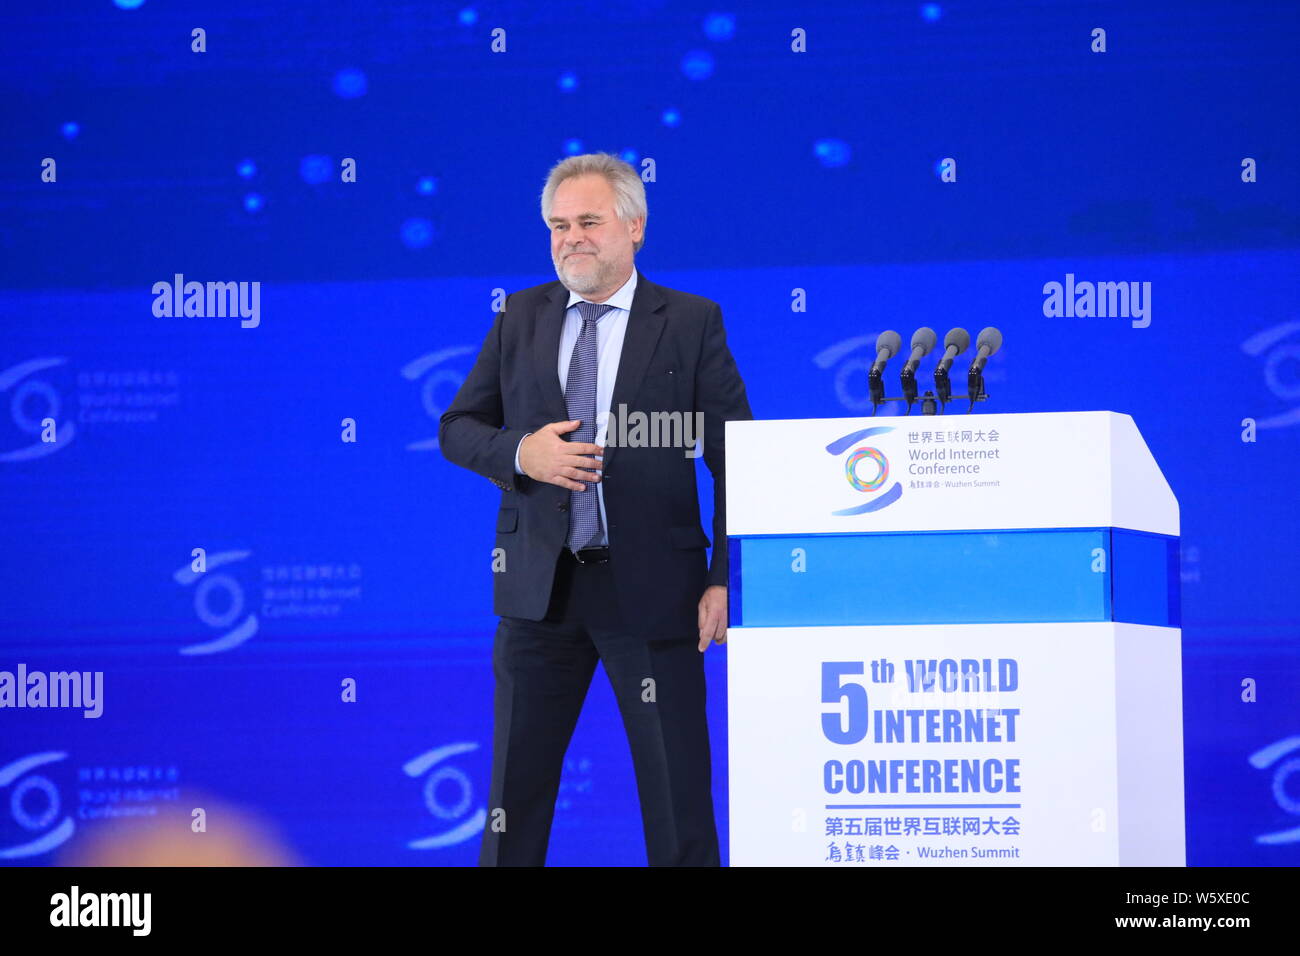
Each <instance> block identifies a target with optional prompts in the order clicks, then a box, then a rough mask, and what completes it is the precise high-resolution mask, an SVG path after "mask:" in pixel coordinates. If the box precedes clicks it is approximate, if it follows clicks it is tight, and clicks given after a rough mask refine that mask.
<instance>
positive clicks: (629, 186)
mask: <svg viewBox="0 0 1300 956" xmlns="http://www.w3.org/2000/svg"><path fill="white" fill-rule="evenodd" d="M590 173H596V174H597V175H600V176H604V177H605V181H606V182H607V183H609V185H610V187H611V188H612V189H613V190H614V211H615V213H617V215H618V218H619V219H620V220H622V221H623V222H628V221H629V220H632V219H642V220H644V219H647V218H648V215H649V214H648V212H647V210H646V202H645V184H644V183H642V182H641V177H640V176H639V175H638V174H637V171H636V170H635V169H633V168H632V166H631V165H630V164H629V163H627V162H625V161H624V160H622V159H620V158H619V157H617V156H615V155H614V154H613V153H584V154H583V155H581V156H570V157H568V158H567V159H562V160H560V161H559V162H558V163H556V164H555V165H554V166H552V167H551V171H550V173H549V174H547V177H546V186H545V187H544V188H543V189H542V222H544V223H546V224H547V226H550V224H551V223H550V220H551V204H552V202H554V200H555V190H556V188H557V187H558V186H559V185H560V183H562V182H564V181H565V180H566V179H572V178H573V177H574V176H585V175H588V174H590ZM643 245H645V224H644V222H643V223H642V226H641V238H640V239H638V240H637V241H636V244H635V245H634V246H633V247H632V251H633V252H640V251H641V247H642V246H643Z"/></svg>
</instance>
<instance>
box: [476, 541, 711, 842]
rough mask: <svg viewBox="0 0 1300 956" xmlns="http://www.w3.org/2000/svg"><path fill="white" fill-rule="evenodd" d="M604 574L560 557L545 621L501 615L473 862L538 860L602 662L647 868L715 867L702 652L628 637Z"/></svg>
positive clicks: (690, 645)
mask: <svg viewBox="0 0 1300 956" xmlns="http://www.w3.org/2000/svg"><path fill="white" fill-rule="evenodd" d="M611 560H612V561H617V560H618V558H617V557H613V558H612V559H611ZM610 567H611V565H610V564H579V563H578V562H577V561H575V560H574V558H573V556H572V555H571V554H570V553H569V552H568V551H567V550H565V551H564V552H563V553H562V554H561V555H560V557H559V558H558V564H557V565H556V575H555V586H554V589H553V590H552V593H551V603H550V608H549V609H548V611H547V614H546V618H545V619H544V620H542V621H526V620H523V619H522V618H512V617H503V618H501V623H500V625H499V626H498V627H497V633H496V641H495V644H494V646H493V652H492V663H493V670H494V672H495V675H496V693H495V714H494V728H493V743H492V788H491V797H490V800H489V804H488V821H487V826H486V827H485V828H484V831H483V845H482V849H481V852H480V854H479V865H480V866H542V865H544V864H545V862H546V847H547V844H548V842H549V841H550V835H551V820H552V817H553V816H554V814H555V800H556V797H557V795H558V794H559V789H560V771H561V768H562V767H563V764H564V754H565V751H566V750H568V747H569V740H570V738H571V737H572V736H573V729H574V727H575V725H576V724H577V722H578V714H579V713H580V712H581V710H582V704H583V701H584V700H585V699H586V696H587V689H588V687H589V686H590V685H591V676H592V674H593V673H594V672H595V669H596V661H597V660H600V661H601V662H602V663H603V664H604V666H605V671H606V673H607V674H608V675H609V680H610V684H611V685H612V686H613V688H614V696H615V698H616V699H617V700H618V707H619V711H620V713H621V714H622V718H623V727H624V730H625V731H626V733H627V739H628V744H629V746H630V747H631V750H632V764H633V767H634V769H635V771H636V783H637V793H638V795H639V797H640V801H641V821H642V827H643V829H644V832H645V843H646V855H647V858H648V861H649V864H650V865H651V866H718V865H719V855H718V834H717V829H716V827H715V825H714V820H713V793H712V789H711V773H710V758H709V728H708V722H707V719H706V717H705V709H704V701H705V682H704V655H703V654H701V653H700V652H699V650H698V648H697V636H694V635H680V636H677V637H676V638H674V639H668V640H661V641H646V640H644V639H642V638H634V637H629V636H627V635H626V634H625V633H624V629H623V628H622V627H621V623H622V622H621V620H620V616H619V611H618V606H617V602H616V600H615V597H614V580H613V575H612V574H611V572H610ZM498 810H501V811H504V814H502V813H498V812H497V811H498ZM502 825H504V826H502Z"/></svg>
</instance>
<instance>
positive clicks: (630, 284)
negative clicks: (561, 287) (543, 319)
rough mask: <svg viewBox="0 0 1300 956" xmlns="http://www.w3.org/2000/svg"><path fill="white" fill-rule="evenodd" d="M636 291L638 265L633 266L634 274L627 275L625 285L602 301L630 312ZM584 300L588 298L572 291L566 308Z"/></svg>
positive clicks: (604, 303)
mask: <svg viewBox="0 0 1300 956" xmlns="http://www.w3.org/2000/svg"><path fill="white" fill-rule="evenodd" d="M635 293H636V267H635V266H633V268H632V274H631V275H630V276H628V277H627V281H626V282H624V283H623V287H622V288H621V289H619V290H618V291H617V292H615V293H614V294H613V295H611V296H610V297H609V298H608V299H606V300H605V301H604V302H603V303H602V305H612V306H613V307H614V308H616V309H624V310H626V311H628V312H631V311H632V296H633V295H634V294H635ZM584 301H586V300H585V299H583V297H582V296H580V295H579V294H578V293H576V292H572V291H570V292H569V304H568V305H566V306H565V308H566V309H568V308H572V306H573V304H574V303H575V302H584Z"/></svg>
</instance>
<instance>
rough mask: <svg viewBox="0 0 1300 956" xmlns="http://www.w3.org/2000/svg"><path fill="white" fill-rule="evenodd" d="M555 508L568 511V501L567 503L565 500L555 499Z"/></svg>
mask: <svg viewBox="0 0 1300 956" xmlns="http://www.w3.org/2000/svg"><path fill="white" fill-rule="evenodd" d="M555 510H556V511H568V510H569V503H568V502H567V501H557V502H556V503H555Z"/></svg>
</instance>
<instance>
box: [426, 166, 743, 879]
mask: <svg viewBox="0 0 1300 956" xmlns="http://www.w3.org/2000/svg"><path fill="white" fill-rule="evenodd" d="M542 218H543V220H544V221H546V223H547V225H548V226H549V227H550V230H551V257H552V261H553V263H554V265H555V270H556V274H557V275H558V276H559V281H556V282H548V283H544V284H543V285H539V286H534V287H533V288H531V289H524V290H523V291H520V292H515V293H513V294H511V295H510V296H508V297H507V298H506V301H505V308H504V310H503V311H502V312H500V313H499V314H498V315H497V317H496V320H495V322H494V323H493V325H492V329H491V331H490V332H488V334H487V338H486V339H485V340H484V343H483V348H482V350H481V351H480V352H479V356H478V359H477V361H476V362H475V363H474V368H473V369H472V370H471V371H470V373H469V375H468V377H467V378H466V379H465V382H464V384H463V385H462V386H461V388H460V391H459V392H458V393H457V395H456V398H455V400H454V401H453V402H452V404H451V407H450V408H448V409H447V412H446V413H445V414H444V415H443V416H442V421H441V427H440V429H439V444H440V446H441V448H442V450H443V454H445V455H446V457H447V458H448V459H449V460H450V461H452V462H455V463H456V464H458V465H461V466H463V467H465V468H468V469H470V470H471V471H474V472H477V473H478V474H480V475H484V476H485V477H487V478H489V479H491V481H492V482H493V484H495V485H496V486H497V487H499V488H500V489H501V507H500V511H499V512H498V513H497V529H496V550H495V551H494V552H493V555H494V565H493V570H494V572H495V573H494V581H495V584H494V610H495V612H496V613H497V614H498V615H500V617H501V621H500V624H499V626H498V628H497V634H496V640H495V644H494V648H493V669H494V672H495V675H496V694H495V717H494V734H493V762H492V786H491V797H490V800H489V808H490V809H489V815H488V823H487V826H486V828H485V829H484V833H483V844H482V850H481V853H480V860H479V862H480V865H485V866H502V865H525V866H527V865H536V866H540V865H542V864H544V863H545V861H546V848H547V843H548V841H549V838H550V829H551V820H552V817H553V814H554V811H555V799H556V795H557V793H558V791H559V784H560V771H561V767H562V765H563V761H564V754H565V751H566V750H567V749H568V745H569V740H570V738H571V737H572V734H573V729H574V726H575V724H576V723H577V720H578V714H579V713H580V711H581V709H582V703H583V700H584V699H585V697H586V694H587V689H588V687H589V685H590V683H591V677H592V674H593V673H594V671H595V667H596V661H597V660H600V661H601V662H602V663H603V665H604V668H605V671H606V673H607V674H608V675H609V679H610V683H611V684H612V686H613V689H614V694H615V697H616V698H617V700H618V706H619V709H620V713H621V715H622V718H623V725H624V729H625V730H626V733H627V737H628V743H629V745H630V747H631V750H632V762H633V766H634V768H635V771H636V780H637V791H638V795H639V797H640V802H641V817H642V823H643V828H644V832H645V841H646V852H647V857H648V860H649V863H650V865H651V866H716V865H718V863H719V855H718V838H717V830H716V827H715V824H714V817H713V797H712V790H711V771H710V759H709V738H708V724H707V721H706V718H705V706H704V705H705V681H704V659H703V652H704V651H705V650H706V649H707V648H708V646H709V643H710V642H712V641H716V642H717V643H722V642H723V641H724V640H725V639H726V627H727V538H726V528H725V518H726V510H725V500H726V497H725V496H726V479H725V475H724V471H723V445H722V442H723V423H724V422H726V421H731V420H736V419H748V418H750V417H752V416H751V414H750V410H749V402H748V399H747V398H746V395H745V386H744V383H743V382H742V381H741V378H740V373H739V372H738V371H737V369H736V363H735V361H734V360H733V358H732V356H731V352H730V350H729V349H728V347H727V341H726V336H725V334H724V332H723V327H722V310H721V309H720V308H719V307H718V305H717V303H715V302H712V301H710V300H709V299H705V298H702V297H701V296H697V295H691V294H689V293H685V292H678V291H676V290H674V289H668V288H665V287H663V286H660V285H656V284H655V283H653V282H650V281H649V280H647V279H646V278H645V277H644V276H643V275H641V273H640V272H639V271H637V269H636V268H635V266H634V264H633V257H634V255H635V253H636V252H637V251H639V250H640V248H641V246H642V244H643V243H644V241H645V240H644V232H645V223H646V202H645V187H644V186H643V185H642V183H641V178H640V176H638V175H637V173H636V171H635V170H634V169H633V168H632V167H631V166H629V165H628V164H627V163H625V162H623V161H622V160H621V159H618V158H617V157H615V156H611V155H608V154H603V153H595V154H588V155H584V156H574V157H570V158H568V159H566V160H564V161H562V162H560V163H559V164H557V165H556V166H555V167H554V168H553V169H552V170H551V172H550V175H549V177H548V179H547V183H546V186H545V189H544V190H543V192H542ZM647 422H649V423H650V427H649V429H648V430H647V428H646V427H645V425H646V423H647ZM606 433H608V434H606ZM696 438H698V439H699V440H698V442H693V441H692V439H696ZM602 439H604V440H602ZM692 445H693V447H692ZM701 452H702V453H703V457H704V461H705V464H706V465H708V468H709V470H710V472H712V474H713V482H714V513H713V557H712V561H711V562H706V560H705V549H706V548H707V547H708V546H709V538H708V536H707V535H706V534H705V533H704V530H703V529H702V527H701V523H700V514H699V505H698V498H697V491H696V484H695V462H696V459H697V458H698V457H699V455H700V454H701Z"/></svg>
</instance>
